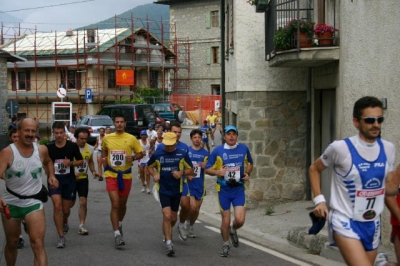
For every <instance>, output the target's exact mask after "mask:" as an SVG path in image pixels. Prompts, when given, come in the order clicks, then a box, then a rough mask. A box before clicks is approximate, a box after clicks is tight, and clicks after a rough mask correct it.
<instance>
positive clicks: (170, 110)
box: [152, 103, 186, 123]
mask: <svg viewBox="0 0 400 266" xmlns="http://www.w3.org/2000/svg"><path fill="white" fill-rule="evenodd" d="M152 106H153V108H154V111H156V114H157V115H158V116H160V117H162V118H164V120H168V121H170V122H171V123H172V122H175V121H178V122H180V123H182V122H183V121H184V120H185V116H186V115H185V112H184V111H183V110H182V108H181V107H180V106H179V104H176V103H154V104H152Z"/></svg>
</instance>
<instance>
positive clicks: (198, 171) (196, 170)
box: [192, 161, 201, 178]
mask: <svg viewBox="0 0 400 266" xmlns="http://www.w3.org/2000/svg"><path fill="white" fill-rule="evenodd" d="M192 164H193V170H194V172H193V174H194V175H193V177H194V178H200V174H201V164H200V163H197V162H194V161H192Z"/></svg>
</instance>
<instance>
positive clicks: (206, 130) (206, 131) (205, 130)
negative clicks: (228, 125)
mask: <svg viewBox="0 0 400 266" xmlns="http://www.w3.org/2000/svg"><path fill="white" fill-rule="evenodd" d="M207 123H208V121H207V120H204V121H203V125H202V126H201V127H200V130H201V132H202V139H201V147H202V148H204V146H206V147H207V151H208V152H210V145H209V144H208V136H209V135H210V134H211V127H210V126H209V125H208V124H207Z"/></svg>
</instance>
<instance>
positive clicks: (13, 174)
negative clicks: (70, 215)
mask: <svg viewBox="0 0 400 266" xmlns="http://www.w3.org/2000/svg"><path fill="white" fill-rule="evenodd" d="M36 130H37V124H36V122H35V121H34V120H33V119H31V118H23V119H21V121H20V122H19V123H18V125H17V132H18V135H19V139H18V140H17V141H16V142H15V143H12V144H10V145H9V146H7V147H6V148H4V149H3V150H2V151H1V152H0V158H2V159H1V160H0V176H2V175H5V177H6V178H5V185H6V188H7V189H6V190H5V191H4V193H3V198H1V199H0V212H2V213H3V215H1V216H2V222H3V229H4V234H5V237H6V243H5V247H4V257H5V261H6V263H7V265H16V262H17V253H18V251H17V245H18V238H19V235H20V232H21V219H24V220H25V222H26V224H27V226H28V228H29V229H30V230H29V233H28V235H29V239H30V243H31V248H32V251H33V254H34V261H33V262H32V264H31V265H38V266H39V265H40V266H44V265H47V264H48V262H47V254H46V250H45V248H44V247H45V245H44V236H45V231H46V218H45V215H44V210H43V202H42V200H46V201H47V193H44V194H42V193H41V192H42V191H43V184H42V175H43V174H44V173H43V167H44V168H46V169H47V172H48V179H47V180H48V184H49V187H50V188H53V189H55V188H57V187H58V181H57V179H56V178H55V176H54V168H53V163H52V161H51V159H50V157H49V154H48V151H47V148H46V146H43V145H37V144H36V143H34V140H35V135H36ZM40 196H44V197H40ZM21 197H24V198H23V199H22V198H21ZM8 213H9V214H10V216H11V217H7V216H6V215H4V214H8Z"/></svg>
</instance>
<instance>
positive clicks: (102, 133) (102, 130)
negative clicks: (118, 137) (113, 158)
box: [94, 127, 106, 181]
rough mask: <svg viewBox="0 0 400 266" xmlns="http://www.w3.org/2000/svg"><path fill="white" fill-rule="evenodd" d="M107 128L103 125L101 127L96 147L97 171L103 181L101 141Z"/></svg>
mask: <svg viewBox="0 0 400 266" xmlns="http://www.w3.org/2000/svg"><path fill="white" fill-rule="evenodd" d="M105 132H106V131H105V129H104V128H103V127H102V128H100V129H99V136H98V137H97V138H96V144H95V145H94V149H97V173H98V174H99V181H103V164H102V163H101V161H102V160H101V158H102V157H101V142H102V141H103V139H104V137H105V136H106V135H105Z"/></svg>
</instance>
